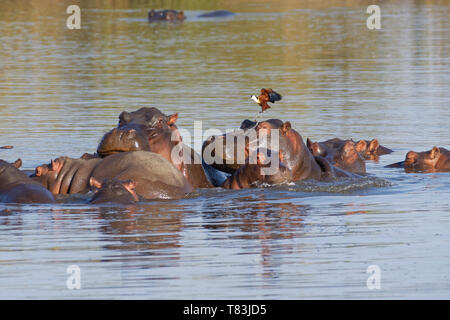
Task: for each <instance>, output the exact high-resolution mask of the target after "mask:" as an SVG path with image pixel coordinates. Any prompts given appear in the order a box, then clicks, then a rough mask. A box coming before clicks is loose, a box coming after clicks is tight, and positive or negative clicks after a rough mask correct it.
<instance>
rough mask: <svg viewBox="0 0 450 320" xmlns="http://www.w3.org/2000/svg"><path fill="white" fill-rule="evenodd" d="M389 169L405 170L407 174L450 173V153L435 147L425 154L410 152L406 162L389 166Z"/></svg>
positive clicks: (424, 152)
mask: <svg viewBox="0 0 450 320" xmlns="http://www.w3.org/2000/svg"><path fill="white" fill-rule="evenodd" d="M387 167H388V168H404V169H405V171H406V172H408V173H409V172H450V151H449V150H447V149H445V148H438V147H433V148H432V149H431V150H428V151H423V152H415V151H409V152H408V153H407V154H406V157H405V161H400V162H397V163H393V164H390V165H388V166H387Z"/></svg>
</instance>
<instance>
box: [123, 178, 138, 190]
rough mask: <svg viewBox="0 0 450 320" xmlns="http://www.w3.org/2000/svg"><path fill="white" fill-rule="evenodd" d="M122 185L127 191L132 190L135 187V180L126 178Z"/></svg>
mask: <svg viewBox="0 0 450 320" xmlns="http://www.w3.org/2000/svg"><path fill="white" fill-rule="evenodd" d="M122 184H123V186H124V187H125V189H127V190H128V191H129V192H132V191H133V190H134V189H136V185H137V184H136V182H134V181H133V180H131V179H130V180H127V181H124V182H123V183H122Z"/></svg>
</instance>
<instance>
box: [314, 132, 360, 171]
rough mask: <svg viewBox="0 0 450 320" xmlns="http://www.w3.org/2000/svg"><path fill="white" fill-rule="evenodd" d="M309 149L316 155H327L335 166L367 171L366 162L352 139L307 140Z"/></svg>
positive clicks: (348, 169)
mask: <svg viewBox="0 0 450 320" xmlns="http://www.w3.org/2000/svg"><path fill="white" fill-rule="evenodd" d="M306 141H307V142H306V145H307V146H308V149H309V150H310V151H311V153H312V154H313V155H314V156H321V157H325V158H326V159H327V160H328V161H330V162H331V163H332V164H333V165H334V166H336V167H338V168H340V169H344V170H346V171H349V172H353V173H357V174H365V173H366V162H365V159H364V158H363V156H362V155H361V154H360V153H359V152H358V150H357V148H356V145H355V143H354V142H353V141H352V140H341V139H339V138H334V139H331V140H327V141H324V142H312V141H311V140H310V139H309V138H308V139H307V140H306Z"/></svg>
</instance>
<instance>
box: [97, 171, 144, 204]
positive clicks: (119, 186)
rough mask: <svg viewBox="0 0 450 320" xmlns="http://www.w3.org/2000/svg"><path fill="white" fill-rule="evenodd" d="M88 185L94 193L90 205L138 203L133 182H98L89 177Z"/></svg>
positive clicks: (108, 180) (114, 180) (107, 180)
mask: <svg viewBox="0 0 450 320" xmlns="http://www.w3.org/2000/svg"><path fill="white" fill-rule="evenodd" d="M89 184H90V185H91V187H92V188H93V189H94V192H95V194H94V196H93V197H92V199H91V200H90V203H106V202H114V203H121V204H133V203H136V202H137V201H139V197H138V195H137V194H136V191H135V189H136V183H135V182H134V181H133V180H127V181H122V180H118V179H105V180H103V181H102V182H100V181H98V180H97V179H95V178H94V177H91V178H90V179H89Z"/></svg>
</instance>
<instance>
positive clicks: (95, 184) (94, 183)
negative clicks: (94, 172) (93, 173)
mask: <svg viewBox="0 0 450 320" xmlns="http://www.w3.org/2000/svg"><path fill="white" fill-rule="evenodd" d="M89 185H90V186H91V187H94V188H97V189H100V188H101V187H102V183H101V182H100V181H98V180H97V179H95V178H94V177H90V179H89Z"/></svg>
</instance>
